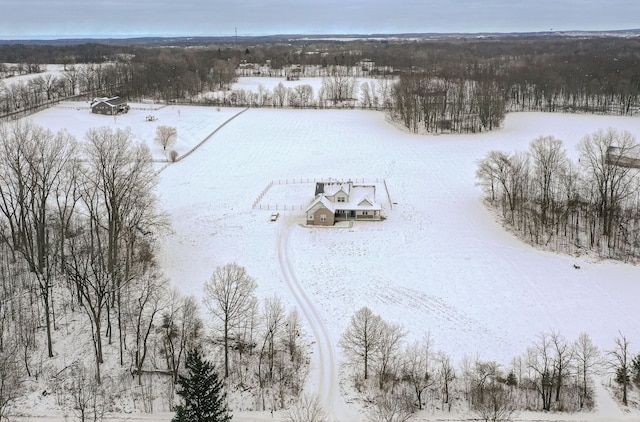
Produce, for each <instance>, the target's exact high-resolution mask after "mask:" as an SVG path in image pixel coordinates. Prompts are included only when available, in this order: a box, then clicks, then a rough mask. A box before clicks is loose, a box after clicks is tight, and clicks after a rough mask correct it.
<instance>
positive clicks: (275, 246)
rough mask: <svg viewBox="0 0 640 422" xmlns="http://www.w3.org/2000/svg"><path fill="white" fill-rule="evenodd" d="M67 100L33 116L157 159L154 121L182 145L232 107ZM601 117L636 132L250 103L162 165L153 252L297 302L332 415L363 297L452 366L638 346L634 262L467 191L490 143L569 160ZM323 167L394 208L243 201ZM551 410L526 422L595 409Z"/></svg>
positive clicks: (319, 173)
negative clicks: (424, 119) (547, 349)
mask: <svg viewBox="0 0 640 422" xmlns="http://www.w3.org/2000/svg"><path fill="white" fill-rule="evenodd" d="M74 105H76V106H78V107H80V105H79V103H71V104H69V106H70V107H69V108H62V107H60V108H54V109H50V110H46V111H43V112H41V113H38V114H36V115H35V116H32V120H34V121H35V122H36V123H38V124H41V125H43V126H45V127H48V128H50V129H52V130H59V129H61V128H66V129H67V130H68V131H69V132H70V133H72V134H74V135H75V136H76V137H78V138H82V137H83V136H84V132H86V129H88V128H90V127H96V126H112V127H119V128H125V127H130V128H131V131H132V133H133V135H134V139H136V140H138V141H142V142H147V143H149V146H150V148H151V150H152V153H153V155H154V157H156V158H159V159H160V158H164V156H163V154H162V150H161V148H160V147H159V146H157V145H155V144H154V143H153V136H154V134H155V128H154V125H155V124H164V125H168V126H176V127H177V128H178V144H177V146H176V150H178V151H179V153H180V154H181V155H182V154H183V153H184V152H186V151H187V150H188V149H190V148H191V147H192V146H194V145H196V144H197V143H198V142H200V141H202V140H203V139H205V138H206V137H207V136H209V135H210V134H211V133H212V132H213V130H215V129H216V127H217V126H219V125H220V124H222V123H223V122H224V121H226V120H227V119H228V118H230V117H232V116H233V115H235V114H237V113H238V112H239V111H240V109H222V110H221V111H216V109H215V108H198V107H181V106H168V107H164V108H159V109H157V110H154V111H153V113H154V114H155V115H157V116H158V120H157V121H156V122H153V123H151V122H146V121H145V119H144V117H145V116H146V115H147V114H149V111H148V110H142V109H140V110H137V109H136V107H135V106H134V107H133V108H132V110H131V112H130V113H129V114H127V115H123V116H118V117H117V118H113V117H106V116H96V115H92V114H90V112H89V110H88V109H84V110H78V109H77V108H78V107H76V108H74ZM147 106H148V105H147ZM140 108H143V107H140ZM607 127H614V128H616V129H618V130H628V131H630V132H631V133H633V134H634V135H635V136H636V138H637V139H640V119H638V118H622V117H610V116H609V117H607V116H589V115H567V114H541V113H519V114H509V115H507V118H506V121H505V123H504V128H503V129H502V130H499V131H496V132H493V133H485V134H478V135H464V136H462V135H460V136H458V135H441V136H422V135H412V134H408V133H405V132H403V131H401V130H398V129H397V128H395V127H394V126H393V125H391V124H389V123H388V122H387V121H386V120H385V117H384V115H383V114H382V113H378V112H367V111H352V110H323V111H314V110H272V109H250V110H248V111H247V112H245V113H243V114H242V115H240V116H238V118H236V119H234V120H233V121H231V122H230V123H229V124H228V125H227V126H225V127H224V128H223V130H220V131H219V132H218V133H216V134H215V136H213V137H211V138H210V139H209V140H208V141H207V142H205V143H204V144H203V145H202V146H201V147H200V148H198V149H197V150H196V151H195V152H194V153H193V154H191V155H190V156H189V157H187V159H185V160H184V161H181V162H179V163H176V164H172V165H170V166H168V167H167V168H166V169H164V170H163V171H162V173H161V182H160V186H159V187H158V194H159V196H160V198H161V206H162V207H163V209H164V210H165V211H167V212H168V213H169V214H170V215H171V219H172V229H173V232H172V233H171V234H169V235H167V236H165V237H164V238H162V239H160V242H161V251H160V254H159V256H158V259H159V261H160V262H161V263H162V265H163V267H164V269H165V272H166V274H167V276H169V278H170V279H171V280H172V282H173V283H174V284H175V285H176V286H178V287H179V288H180V289H181V290H182V291H183V292H185V293H187V294H194V295H196V296H197V297H201V296H202V294H201V292H202V285H203V283H204V282H205V281H206V280H207V279H208V278H209V277H210V276H211V274H212V272H213V270H214V268H215V267H217V266H221V265H224V264H226V263H228V262H230V261H236V262H237V263H238V264H240V265H242V266H244V267H246V268H247V270H248V272H249V274H251V275H252V276H253V277H254V278H255V279H256V281H257V282H258V284H259V290H258V294H259V296H260V297H269V296H272V295H277V296H280V297H281V298H282V299H283V300H284V301H285V303H288V304H289V305H291V306H298V307H300V308H302V309H301V311H302V312H301V314H302V315H304V316H305V318H306V319H307V321H306V322H307V324H308V331H309V333H310V334H311V335H313V336H314V337H316V340H317V341H318V342H319V343H320V344H319V345H318V348H317V349H318V350H316V351H314V356H315V357H316V360H314V361H313V362H312V377H311V379H310V381H309V386H314V388H318V389H319V390H320V391H322V392H323V394H324V396H323V400H324V402H325V403H326V404H328V405H331V406H332V407H333V410H334V413H335V415H336V416H337V417H341V416H343V415H345V413H344V412H345V411H346V412H351V411H353V410H349V409H347V410H344V411H343V410H342V408H343V406H342V405H343V404H344V403H343V399H341V398H340V397H335V396H336V393H337V391H338V385H337V383H338V380H337V379H336V376H337V368H335V364H336V362H340V361H341V354H340V350H339V349H338V348H337V343H338V339H339V337H340V335H341V333H342V332H343V330H344V329H345V328H346V326H347V325H348V323H349V319H350V317H351V315H352V314H353V313H354V312H355V311H356V310H358V309H359V308H361V307H362V306H368V307H369V308H371V309H372V310H373V312H375V313H377V314H379V315H380V316H381V317H382V318H383V319H385V320H387V321H389V322H396V323H400V324H402V325H403V327H404V328H405V330H406V331H407V333H408V336H407V340H408V341H410V340H413V339H417V338H420V337H422V336H423V335H424V334H425V333H426V332H427V331H430V332H431V334H432V336H433V338H434V340H435V344H436V347H437V348H438V349H441V350H443V351H445V352H446V353H448V354H449V355H451V356H452V358H453V359H454V362H458V361H459V360H460V359H461V358H462V357H463V356H465V355H469V356H476V355H478V356H479V357H480V358H481V359H485V360H497V361H498V362H499V363H501V364H503V365H508V364H509V362H510V360H511V358H513V357H515V356H517V355H520V354H522V353H523V352H525V350H526V348H527V347H528V346H529V345H530V344H531V341H532V340H533V339H534V338H535V336H536V335H537V334H538V333H540V332H542V331H546V332H549V331H551V330H556V331H558V332H561V333H562V334H564V335H565V336H566V337H567V339H569V340H574V339H575V338H576V337H577V336H578V334H579V333H580V332H583V331H584V332H587V333H588V334H589V335H590V336H591V337H592V339H593V341H594V343H595V344H597V345H598V346H599V347H600V348H602V349H609V348H611V347H612V345H613V338H614V337H615V336H616V335H618V331H620V332H622V333H624V334H625V335H626V336H627V338H628V339H629V340H630V341H631V344H632V349H633V350H637V349H638V347H639V345H640V314H639V313H638V311H637V297H638V296H639V295H640V283H639V281H640V269H639V268H638V267H637V266H634V265H630V264H622V263H617V262H599V261H597V260H594V259H592V258H590V257H588V256H567V255H558V254H553V253H549V252H544V251H539V250H536V249H534V248H532V247H530V246H528V245H526V244H524V243H522V242H521V241H519V240H518V239H516V238H515V237H513V236H512V235H511V234H509V233H507V232H505V231H504V230H503V228H502V227H501V225H500V224H499V222H496V221H495V219H494V217H493V215H492V214H491V213H490V212H488V211H487V210H486V209H485V207H484V206H483V204H482V203H481V201H480V188H479V187H477V186H476V185H475V183H476V180H475V177H474V173H475V170H476V161H477V160H479V159H481V158H483V157H484V156H485V154H486V153H487V152H488V151H489V150H491V149H499V150H504V151H509V152H511V151H515V150H525V149H527V147H528V143H529V142H530V141H531V140H533V139H534V138H536V137H538V136H541V135H553V136H555V137H557V138H559V139H562V140H563V141H564V143H565V147H566V148H567V151H568V153H569V155H570V156H575V155H576V153H575V148H574V146H575V144H576V143H577V142H578V141H579V140H580V139H581V138H582V137H583V136H584V135H586V134H588V133H591V132H594V131H596V130H597V129H600V128H607ZM330 177H331V178H338V179H341V178H343V179H356V178H358V179H362V178H365V179H378V178H379V179H382V178H384V179H385V180H386V182H387V184H388V187H389V195H390V197H391V198H392V201H393V203H394V204H393V207H391V204H389V202H388V201H385V199H386V198H384V196H382V198H384V199H378V201H379V202H380V203H382V204H383V206H384V207H385V209H384V212H385V213H386V215H387V219H386V220H385V221H382V222H358V223H355V224H354V225H353V226H352V227H336V228H318V227H316V228H307V227H304V226H302V223H304V214H303V212H302V211H300V210H294V211H291V210H287V211H284V210H279V212H280V217H279V218H278V220H277V221H276V222H271V221H270V215H271V211H269V210H264V209H263V210H260V209H254V208H253V207H252V204H253V203H254V201H255V200H256V198H257V197H258V196H259V195H260V193H261V192H262V191H263V190H264V188H265V186H267V185H268V184H269V183H270V181H272V180H279V179H294V178H298V179H300V178H304V179H307V178H311V179H313V178H318V179H320V178H330ZM313 193H314V192H313V191H309V192H308V200H309V201H311V199H312V197H313ZM380 194H381V193H378V195H380ZM299 195H300V193H299V192H295V193H294V196H296V197H297V196H299ZM574 264H577V265H579V266H580V269H579V270H576V269H575V268H574ZM318 357H319V358H321V359H324V361H323V360H318V359H317V358H318ZM327 366H330V367H331V368H327ZM326 389H328V390H326ZM602 390H603V389H601V390H599V392H602ZM330 396H332V397H330ZM439 416H442V415H439ZM521 416H523V415H521ZM549 416H550V415H543V416H540V415H538V414H535V415H533V416H531V417H532V418H535V419H536V420H605V419H606V414H602V413H601V412H598V411H597V412H594V414H592V415H585V414H581V415H564V414H562V415H556V416H557V418H555V419H547V417H549ZM632 416H633V415H632ZM635 416H638V415H635ZM425 417H429V415H425ZM527 417H528V416H527ZM627 417H629V415H625V418H627ZM443 418H444V419H446V418H447V416H443ZM574 418H575V419H574ZM592 418H593V419H592ZM598 418H604V419H598ZM625 418H623V419H625ZM237 419H239V420H250V419H242V418H237ZM417 420H420V418H418V419H417ZM630 420H633V419H630Z"/></svg>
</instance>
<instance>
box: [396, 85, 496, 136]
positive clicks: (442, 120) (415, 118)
mask: <svg viewBox="0 0 640 422" xmlns="http://www.w3.org/2000/svg"><path fill="white" fill-rule="evenodd" d="M503 90H504V88H503V87H502V86H501V82H500V81H499V79H498V78H496V77H495V76H493V77H487V76H485V75H478V76H472V77H470V78H465V79H462V78H461V79H442V78H428V77H425V76H423V75H408V76H405V75H403V76H401V77H400V79H399V81H398V83H396V84H394V85H393V88H392V91H391V98H390V101H389V102H390V104H391V106H390V111H391V115H392V116H393V117H394V118H395V119H396V120H398V121H400V122H401V123H402V124H403V125H404V126H405V127H407V128H408V129H410V130H412V131H413V132H419V131H426V132H433V133H437V132H457V133H469V132H472V133H473V132H480V131H483V130H492V129H496V128H498V127H500V124H501V123H502V121H503V120H504V115H505V107H506V102H505V99H504V94H503Z"/></svg>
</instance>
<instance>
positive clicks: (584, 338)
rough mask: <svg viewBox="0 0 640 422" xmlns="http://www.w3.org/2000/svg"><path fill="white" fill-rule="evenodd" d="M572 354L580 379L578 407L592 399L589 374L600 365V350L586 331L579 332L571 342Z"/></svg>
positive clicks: (595, 370)
mask: <svg viewBox="0 0 640 422" xmlns="http://www.w3.org/2000/svg"><path fill="white" fill-rule="evenodd" d="M573 356H574V359H575V361H576V369H577V372H578V373H577V375H578V378H579V380H580V393H579V394H580V396H579V397H580V408H581V409H582V408H583V407H584V406H585V404H588V403H590V401H591V400H592V390H591V388H590V385H591V376H592V375H593V374H594V373H595V372H597V370H598V367H599V366H600V358H601V354H600V350H599V349H598V347H597V346H596V345H594V344H593V342H592V341H591V338H590V337H589V335H588V334H587V333H581V334H580V335H579V336H578V339H577V340H576V341H575V343H573Z"/></svg>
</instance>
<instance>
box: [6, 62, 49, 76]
mask: <svg viewBox="0 0 640 422" xmlns="http://www.w3.org/2000/svg"><path fill="white" fill-rule="evenodd" d="M43 71H44V66H43V65H41V64H38V63H15V64H7V63H0V79H4V78H11V77H13V76H21V75H30V74H32V73H40V72H43Z"/></svg>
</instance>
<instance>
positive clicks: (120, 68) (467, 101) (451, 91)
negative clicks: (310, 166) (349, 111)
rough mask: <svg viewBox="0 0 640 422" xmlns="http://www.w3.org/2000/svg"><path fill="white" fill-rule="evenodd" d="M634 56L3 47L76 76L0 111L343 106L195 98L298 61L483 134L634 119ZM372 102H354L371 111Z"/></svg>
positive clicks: (443, 127)
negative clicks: (117, 103) (98, 98)
mask: <svg viewBox="0 0 640 422" xmlns="http://www.w3.org/2000/svg"><path fill="white" fill-rule="evenodd" d="M639 52H640V40H639V39H638V38H632V37H629V38H624V37H594V38H585V37H582V38H581V37H562V36H531V37H525V36H523V37H507V36H505V37H496V38H484V39H478V38H471V37H467V38H459V39H453V38H446V39H441V40H429V41H424V40H421V41H420V40H416V41H408V40H400V41H397V40H384V41H351V42H329V41H313V42H312V41H304V42H303V41H291V42H287V43H282V44H279V43H273V44H251V45H250V44H245V43H243V42H242V41H240V42H237V43H227V44H221V45H209V46H200V47H198V48H187V47H174V48H164V47H153V48H149V47H146V48H145V47H140V46H108V45H101V44H85V45H76V46H55V47H44V46H33V45H32V46H28V48H23V49H21V46H19V45H5V46H1V47H0V62H14V63H23V64H24V63H34V64H36V65H38V64H42V63H46V62H49V63H64V64H67V65H69V66H70V67H69V68H70V69H71V74H70V75H66V73H65V76H64V77H62V78H59V79H58V80H51V78H50V77H49V78H47V77H44V79H45V80H38V81H37V82H28V83H24V84H18V85H19V86H17V87H8V86H7V87H5V88H4V89H3V90H1V91H3V93H2V98H0V104H2V110H1V112H2V114H3V115H6V114H8V113H11V112H16V111H18V110H23V109H25V108H27V109H29V108H34V107H38V106H39V105H42V104H46V103H47V102H50V101H54V100H55V99H57V98H65V97H69V96H72V95H76V94H84V95H86V96H92V95H93V96H95V95H99V94H100V95H112V94H119V95H121V96H125V97H127V98H129V99H130V100H135V99H142V98H154V99H157V100H164V101H168V100H178V101H190V102H200V103H210V104H216V105H243V106H267V105H268V106H287V105H284V104H285V103H286V104H290V105H289V106H293V107H333V106H344V105H345V104H344V102H340V101H334V100H332V99H331V98H329V100H327V96H326V95H324V93H317V98H316V99H315V100H314V101H309V100H306V98H308V97H309V93H308V92H300V93H295V92H288V91H287V90H284V89H280V91H284V93H283V92H277V93H276V92H273V93H270V95H267V96H263V95H260V98H259V99H256V98H253V95H250V93H247V92H241V91H238V92H234V93H228V95H223V96H221V97H215V98H213V99H209V100H207V99H204V98H202V97H201V96H200V94H202V93H203V92H209V91H218V90H223V91H224V90H228V89H229V87H230V86H231V84H232V83H233V82H234V81H235V78H236V75H244V74H245V73H246V72H243V71H238V70H240V69H238V66H239V65H240V64H241V63H243V64H246V63H253V64H260V65H264V64H266V63H267V62H268V66H265V67H263V68H262V70H261V71H258V72H257V73H256V72H253V71H251V72H250V74H251V75H255V74H259V75H262V76H275V77H286V76H287V69H288V68H290V67H291V66H292V65H296V66H298V67H299V68H300V69H301V76H302V77H311V76H314V77H333V76H335V72H336V71H338V70H339V69H345V68H346V69H350V70H349V76H350V77H359V76H367V77H375V78H379V77H382V78H388V77H395V78H400V81H399V83H398V86H397V87H395V89H394V91H393V93H391V92H389V90H386V91H387V92H385V94H384V95H385V96H384V97H383V98H381V97H378V100H379V101H378V107H386V108H387V109H388V110H390V112H391V114H392V115H393V116H394V117H395V118H396V119H397V120H398V121H400V122H401V123H403V124H404V125H405V126H406V127H407V128H409V129H410V130H413V131H419V130H424V131H429V132H440V131H445V132H446V131H454V132H477V131H480V130H491V129H493V128H495V127H496V126H498V125H499V124H500V122H501V121H502V118H503V116H504V113H505V112H507V111H570V112H588V113H612V114H622V115H630V114H633V113H636V112H637V109H638V101H639V95H640V66H639V56H640V53H639ZM77 63H85V64H88V66H84V65H83V67H80V65H77ZM365 63H368V65H365ZM73 64H76V65H75V66H71V65H73ZM369 65H371V66H369ZM24 67H27V68H28V67H29V66H26V65H23V68H24ZM75 69H81V70H78V71H76V70H75ZM0 71H1V69H0ZM339 72H342V71H339ZM360 88H361V87H356V91H357V90H358V89H360ZM264 98H268V100H264ZM301 98H302V99H301ZM349 100H353V99H349ZM371 103H372V102H371V101H362V102H360V103H356V102H355V101H350V102H349V103H348V105H349V106H361V107H372V106H371Z"/></svg>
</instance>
